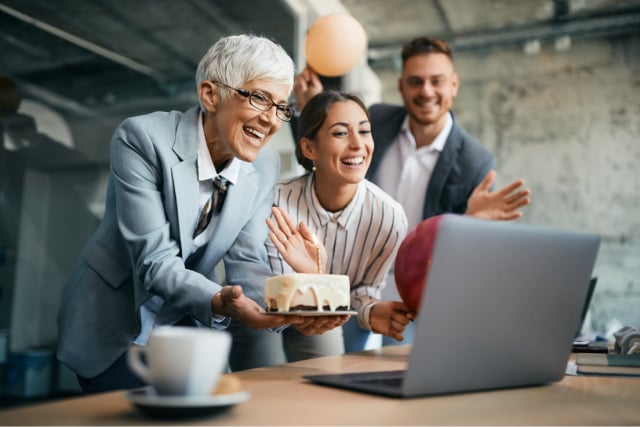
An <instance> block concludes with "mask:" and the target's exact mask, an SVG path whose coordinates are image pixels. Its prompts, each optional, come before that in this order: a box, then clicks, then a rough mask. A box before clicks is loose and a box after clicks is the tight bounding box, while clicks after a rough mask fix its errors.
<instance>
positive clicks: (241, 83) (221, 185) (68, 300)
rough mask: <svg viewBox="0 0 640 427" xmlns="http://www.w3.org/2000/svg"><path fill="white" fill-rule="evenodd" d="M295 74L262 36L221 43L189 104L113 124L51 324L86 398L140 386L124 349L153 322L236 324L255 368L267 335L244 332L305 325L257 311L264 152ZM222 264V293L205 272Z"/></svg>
mask: <svg viewBox="0 0 640 427" xmlns="http://www.w3.org/2000/svg"><path fill="white" fill-rule="evenodd" d="M293 75H294V67H293V61H292V60H291V58H290V57H289V56H288V55H287V54H286V52H285V51H284V49H283V48H282V47H281V46H279V45H277V44H276V43H274V42H272V41H271V40H269V39H266V38H263V37H257V36H250V35H238V36H229V37H225V38H222V39H220V40H219V41H218V42H216V43H215V44H214V45H213V46H212V47H211V48H210V49H209V50H208V52H206V54H205V55H204V57H203V58H202V60H201V61H200V64H199V66H198V69H197V72H196V83H197V90H198V98H199V106H196V107H193V108H191V109H189V110H188V111H186V112H177V111H171V112H154V113H150V114H146V115H142V116H138V117H133V118H129V119H127V120H125V121H124V122H123V123H122V124H121V125H120V126H119V127H118V128H117V129H116V131H115V133H114V135H113V138H112V141H111V148H110V155H111V174H110V178H109V187H108V192H107V200H106V210H105V214H104V218H103V219H102V221H101V223H100V225H99V227H98V229H97V230H96V232H95V233H94V234H93V236H92V237H91V238H90V240H89V242H88V244H87V245H86V247H85V249H84V250H83V252H82V255H81V257H80V259H79V261H78V263H77V265H76V267H75V269H74V271H73V273H72V275H71V279H70V280H69V282H68V284H67V286H66V288H65V290H64V295H63V301H62V305H61V309H60V312H59V316H58V324H59V332H60V334H59V348H58V358H59V360H60V361H61V362H62V363H64V364H65V365H67V366H68V367H69V368H71V369H72V370H73V371H74V372H75V373H76V374H77V377H78V380H79V382H80V385H81V386H82V388H83V390H85V392H99V391H106V390H111V389H120V388H130V387H138V386H140V385H142V383H141V382H140V381H139V380H138V378H137V377H136V376H135V375H134V374H133V373H132V372H131V371H130V370H129V368H128V366H127V362H126V352H127V350H128V348H129V347H130V346H131V345H132V344H140V345H145V344H146V342H147V340H148V337H149V334H150V332H151V330H152V329H153V328H154V327H156V326H159V325H177V324H179V325H194V326H200V327H202V326H204V327H210V328H217V329H222V328H226V327H227V326H228V325H229V323H230V319H231V318H233V319H234V321H237V322H239V324H241V325H242V326H243V327H244V330H243V328H242V326H239V325H236V326H237V327H236V329H234V333H237V334H240V335H241V337H242V339H241V340H240V341H243V340H245V341H246V343H247V345H248V346H249V348H250V354H253V355H256V357H259V358H260V360H258V361H256V362H254V363H260V364H269V363H270V362H271V361H270V360H269V344H268V343H265V344H264V346H262V344H261V342H260V341H259V338H260V337H262V336H268V334H260V335H257V336H256V337H251V336H248V337H247V335H246V334H248V332H247V331H248V330H253V329H263V328H276V327H280V326H282V325H285V324H292V325H293V326H294V327H296V326H297V325H304V327H308V326H309V325H308V324H307V323H308V321H306V320H305V319H303V318H301V317H296V316H281V315H272V314H266V313H264V310H263V308H262V301H263V296H262V295H263V282H264V279H265V277H267V276H269V275H271V274H272V273H271V269H270V268H269V264H268V261H267V252H266V249H265V247H264V241H265V239H266V238H267V235H268V231H267V227H266V225H265V223H264V219H265V217H267V216H269V214H270V209H271V205H272V203H273V187H274V184H275V182H276V179H277V178H278V175H279V157H278V155H277V153H275V152H273V151H270V150H268V149H265V148H264V147H265V145H266V144H267V143H268V142H269V139H270V138H271V137H272V136H273V134H274V133H276V132H277V131H278V130H279V129H280V127H281V125H282V122H283V121H288V120H289V119H290V118H291V117H292V115H293V111H292V109H291V107H290V106H289V105H288V104H287V99H288V97H289V94H290V91H291V88H292V85H293ZM222 260H224V265H225V273H226V283H229V284H232V285H233V286H223V284H221V283H220V282H219V280H218V278H217V277H216V273H215V270H214V267H215V266H216V265H217V264H218V263H219V262H220V261H222ZM238 285H239V286H238ZM339 322H340V320H339V319H336V320H335V321H331V319H325V320H324V321H323V322H322V324H321V325H322V327H323V328H326V329H331V328H332V327H334V326H336V325H337V324H339ZM314 330H318V328H314ZM243 331H244V332H243ZM242 333H245V335H242ZM240 344H242V343H240ZM234 346H235V343H234ZM261 346H262V347H264V349H263V348H262V347H261ZM274 362H275V361H274Z"/></svg>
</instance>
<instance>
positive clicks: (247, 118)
mask: <svg viewBox="0 0 640 427" xmlns="http://www.w3.org/2000/svg"><path fill="white" fill-rule="evenodd" d="M239 89H245V90H247V91H249V92H253V91H259V92H261V93H262V94H264V95H267V96H268V97H269V98H271V99H272V100H273V101H274V102H275V103H276V104H286V103H287V97H288V95H289V87H288V86H287V85H286V84H277V83H274V82H272V81H269V80H253V81H250V82H247V83H245V84H243V85H242V86H240V87H239ZM228 90H229V91H230V93H229V95H228V96H227V97H226V98H225V99H222V98H221V97H220V92H219V89H218V86H217V85H216V84H215V83H213V82H211V81H204V82H202V83H201V84H200V88H199V94H200V99H201V101H202V104H203V106H204V108H205V109H206V112H205V120H204V131H205V138H206V140H207V146H208V147H209V152H210V153H211V157H212V159H213V162H214V165H216V169H217V170H220V169H219V168H218V166H219V165H221V164H224V163H226V162H227V161H228V160H231V158H232V157H237V158H238V159H240V160H243V161H246V162H253V161H255V160H256V158H257V157H258V153H259V152H260V149H261V148H262V147H264V146H265V145H266V144H267V142H269V139H271V137H272V136H273V134H275V133H276V132H277V131H278V130H279V129H280V127H281V126H282V121H281V120H280V119H278V118H277V117H276V109H275V107H273V108H271V109H269V110H268V111H261V110H258V109H257V108H255V107H253V106H252V105H251V104H250V103H249V98H248V97H244V96H242V95H240V94H239V93H237V92H235V91H233V90H231V89H228Z"/></svg>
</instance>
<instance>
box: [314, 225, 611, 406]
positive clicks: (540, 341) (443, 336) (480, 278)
mask: <svg viewBox="0 0 640 427" xmlns="http://www.w3.org/2000/svg"><path fill="white" fill-rule="evenodd" d="M599 246H600V237H599V236H597V235H591V234H584V233H578V232H569V231H561V230H556V229H549V228H542V227H538V226H532V225H523V224H519V223H516V222H499V221H488V220H481V219H476V218H470V217H466V216H459V215H445V217H444V218H443V219H442V221H441V223H440V227H439V230H438V234H437V237H436V242H435V247H434V251H433V257H432V264H431V267H430V271H429V274H428V278H427V280H426V288H425V290H424V292H423V295H422V302H421V306H420V312H419V316H418V318H417V320H416V322H417V325H416V335H415V338H414V343H413V346H412V350H411V354H410V355H409V361H408V367H407V370H403V371H385V372H365V373H343V374H320V375H307V376H305V377H304V378H306V379H307V380H309V381H311V382H313V383H316V384H320V385H326V386H332V387H340V388H346V389H350V390H355V391H361V392H367V393H374V394H380V395H386V396H393V397H415V396H426V395H438V394H448V393H461V392H472V391H480V390H491V389H502V388H512V387H524V386H533V385H542V384H547V383H550V382H553V381H558V380H560V379H562V377H563V376H564V372H565V368H566V364H567V360H568V358H569V355H570V353H571V346H572V342H573V339H574V336H575V333H576V329H577V328H578V327H579V325H580V323H581V314H582V310H583V307H584V303H585V301H586V297H587V293H588V291H589V285H590V278H591V274H592V271H593V267H594V263H595V260H596V255H597V252H598V248H599Z"/></svg>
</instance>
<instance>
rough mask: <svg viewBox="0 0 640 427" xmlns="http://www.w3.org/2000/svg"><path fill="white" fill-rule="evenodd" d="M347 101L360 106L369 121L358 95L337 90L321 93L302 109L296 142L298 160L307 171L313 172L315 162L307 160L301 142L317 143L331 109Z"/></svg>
mask: <svg viewBox="0 0 640 427" xmlns="http://www.w3.org/2000/svg"><path fill="white" fill-rule="evenodd" d="M347 101H353V102H355V103H356V104H358V105H359V106H360V108H362V111H364V112H365V114H366V115H367V119H369V110H368V109H367V106H366V105H364V102H363V101H362V100H361V99H360V98H359V97H358V96H357V95H354V94H350V93H346V92H340V91H337V90H326V91H324V92H320V93H319V94H317V95H316V96H314V97H313V98H311V99H310V100H309V102H307V105H305V106H304V108H303V109H302V112H301V113H300V117H299V118H298V127H297V132H296V135H298V141H296V159H297V160H298V163H299V164H300V166H302V167H303V168H305V169H306V170H307V171H311V170H312V169H313V162H312V161H311V160H309V159H308V158H306V157H305V156H304V154H303V153H302V148H301V146H300V145H301V144H300V141H301V140H302V138H309V139H310V140H312V141H315V140H316V136H317V135H318V131H319V130H320V128H321V127H322V125H323V124H324V121H325V120H326V119H327V114H328V112H329V107H331V106H332V105H333V104H335V103H336V102H347Z"/></svg>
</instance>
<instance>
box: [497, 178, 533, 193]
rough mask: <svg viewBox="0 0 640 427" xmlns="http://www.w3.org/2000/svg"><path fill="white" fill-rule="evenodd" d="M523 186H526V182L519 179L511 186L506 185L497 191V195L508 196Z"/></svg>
mask: <svg viewBox="0 0 640 427" xmlns="http://www.w3.org/2000/svg"><path fill="white" fill-rule="evenodd" d="M523 185H524V180H523V179H518V180H516V181H513V182H512V183H511V184H509V185H505V186H504V187H502V188H501V189H500V190H498V191H496V193H498V194H501V195H503V196H506V195H507V194H511V193H513V192H514V191H515V190H516V189H517V188H519V187H522V186H523ZM523 191H526V190H523Z"/></svg>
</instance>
